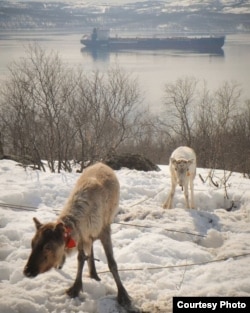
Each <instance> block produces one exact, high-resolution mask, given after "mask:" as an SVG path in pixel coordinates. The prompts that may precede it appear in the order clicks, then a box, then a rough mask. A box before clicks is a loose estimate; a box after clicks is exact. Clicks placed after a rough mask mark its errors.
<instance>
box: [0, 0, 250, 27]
mask: <svg viewBox="0 0 250 313" xmlns="http://www.w3.org/2000/svg"><path fill="white" fill-rule="evenodd" d="M249 14H250V1H249V0H245V1H241V0H238V1H235V0H234V1H232V0H210V1H202V0H181V1H173V0H159V1H154V0H148V1H144V0H138V1H136V0H134V1H132V0H122V1H117V0H101V1H97V0H88V1H83V0H60V1H49V0H35V1H33V0H32V1H31V0H15V1H14V0H3V1H1V4H0V29H2V30H12V31H13V30H14V29H15V30H17V29H18V30H31V29H36V30H38V29H39V30H53V29H57V30H60V31H75V32H79V31H80V32H82V31H84V32H86V30H88V29H92V28H93V27H97V26H98V27H99V26H101V27H107V28H110V29H115V30H119V31H134V30H135V29H136V31H140V32H141V31H145V30H157V31H159V30H163V31H166V32H178V33H183V32H193V33H194V32H205V33H215V32H221V33H230V32H237V31H240V32H243V31H249V30H250V22H249V21H250V19H249Z"/></svg>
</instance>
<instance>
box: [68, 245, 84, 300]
mask: <svg viewBox="0 0 250 313" xmlns="http://www.w3.org/2000/svg"><path fill="white" fill-rule="evenodd" d="M82 247H83V245H81V248H80V249H79V246H78V256H77V261H78V267H77V274H76V279H75V282H74V284H73V285H72V286H71V287H70V288H69V289H68V290H67V291H66V293H67V294H68V295H69V296H70V297H71V298H75V297H78V295H79V293H80V291H81V290H82V271H83V265H84V262H85V260H86V255H85V253H84V251H83V248H82Z"/></svg>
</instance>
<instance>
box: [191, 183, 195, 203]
mask: <svg viewBox="0 0 250 313" xmlns="http://www.w3.org/2000/svg"><path fill="white" fill-rule="evenodd" d="M190 193H191V196H190V200H191V206H190V207H191V209H194V208H195V203H194V178H193V177H190Z"/></svg>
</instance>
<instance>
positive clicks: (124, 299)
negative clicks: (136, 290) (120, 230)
mask: <svg viewBox="0 0 250 313" xmlns="http://www.w3.org/2000/svg"><path fill="white" fill-rule="evenodd" d="M110 232H111V231H110V226H107V228H106V229H104V230H103V232H102V235H101V237H100V240H101V243H102V245H103V248H104V251H105V254H106V257H107V261H108V266H109V269H110V272H111V273H112V275H113V277H114V280H115V283H116V286H117V289H118V296H117V299H118V302H119V304H121V305H122V306H124V307H130V306H131V300H130V297H129V295H128V293H127V291H126V289H125V288H124V286H123V284H122V282H121V279H120V276H119V273H118V269H117V264H116V261H115V259H114V255H113V247H112V241H111V234H110Z"/></svg>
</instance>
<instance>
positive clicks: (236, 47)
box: [0, 32, 250, 110]
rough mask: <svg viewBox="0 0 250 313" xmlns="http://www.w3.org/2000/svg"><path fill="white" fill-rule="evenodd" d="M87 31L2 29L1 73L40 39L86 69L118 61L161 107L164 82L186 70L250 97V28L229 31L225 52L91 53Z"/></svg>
mask: <svg viewBox="0 0 250 313" xmlns="http://www.w3.org/2000/svg"><path fill="white" fill-rule="evenodd" d="M81 35H82V34H65V33H60V32H47V33H44V32H25V33H21V32H20V33H15V34H14V33H0V79H4V78H5V77H6V75H7V74H8V64H10V63H11V62H12V61H18V60H19V58H21V57H23V56H25V46H26V45H27V44H29V43H33V42H34V41H37V42H38V43H39V44H40V45H41V46H42V47H44V48H45V49H49V50H54V51H57V52H58V53H59V55H60V56H61V58H62V59H63V61H64V62H66V63H68V64H69V65H71V66H72V67H78V68H79V67H80V68H82V69H84V70H85V71H91V70H95V69H99V70H101V71H105V70H107V69H108V68H109V67H112V66H115V65H116V64H118V65H119V66H120V67H121V68H123V69H125V70H126V71H129V73H131V74H132V75H134V76H136V77H138V81H139V85H140V88H141V90H142V92H143V94H144V98H145V100H144V103H145V105H148V106H150V107H151V108H153V109H154V110H158V109H159V110H160V109H161V106H162V98H163V93H164V92H163V91H164V85H165V84H166V83H169V82H174V81H175V80H176V79H178V78H183V77H186V76H190V77H195V78H196V79H198V80H200V81H202V80H205V81H206V82H207V86H208V88H209V89H210V90H215V89H217V88H218V87H219V86H220V85H221V84H222V83H223V82H225V81H234V82H237V83H239V84H240V85H241V87H242V89H243V94H242V97H243V99H250V88H249V85H250V34H237V35H228V36H227V38H226V42H225V45H224V48H223V50H224V54H223V55H211V54H200V53H186V52H178V51H129V52H112V53H102V54H98V55H91V54H90V53H88V52H86V51H85V50H84V49H82V46H81V44H80V38H81Z"/></svg>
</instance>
